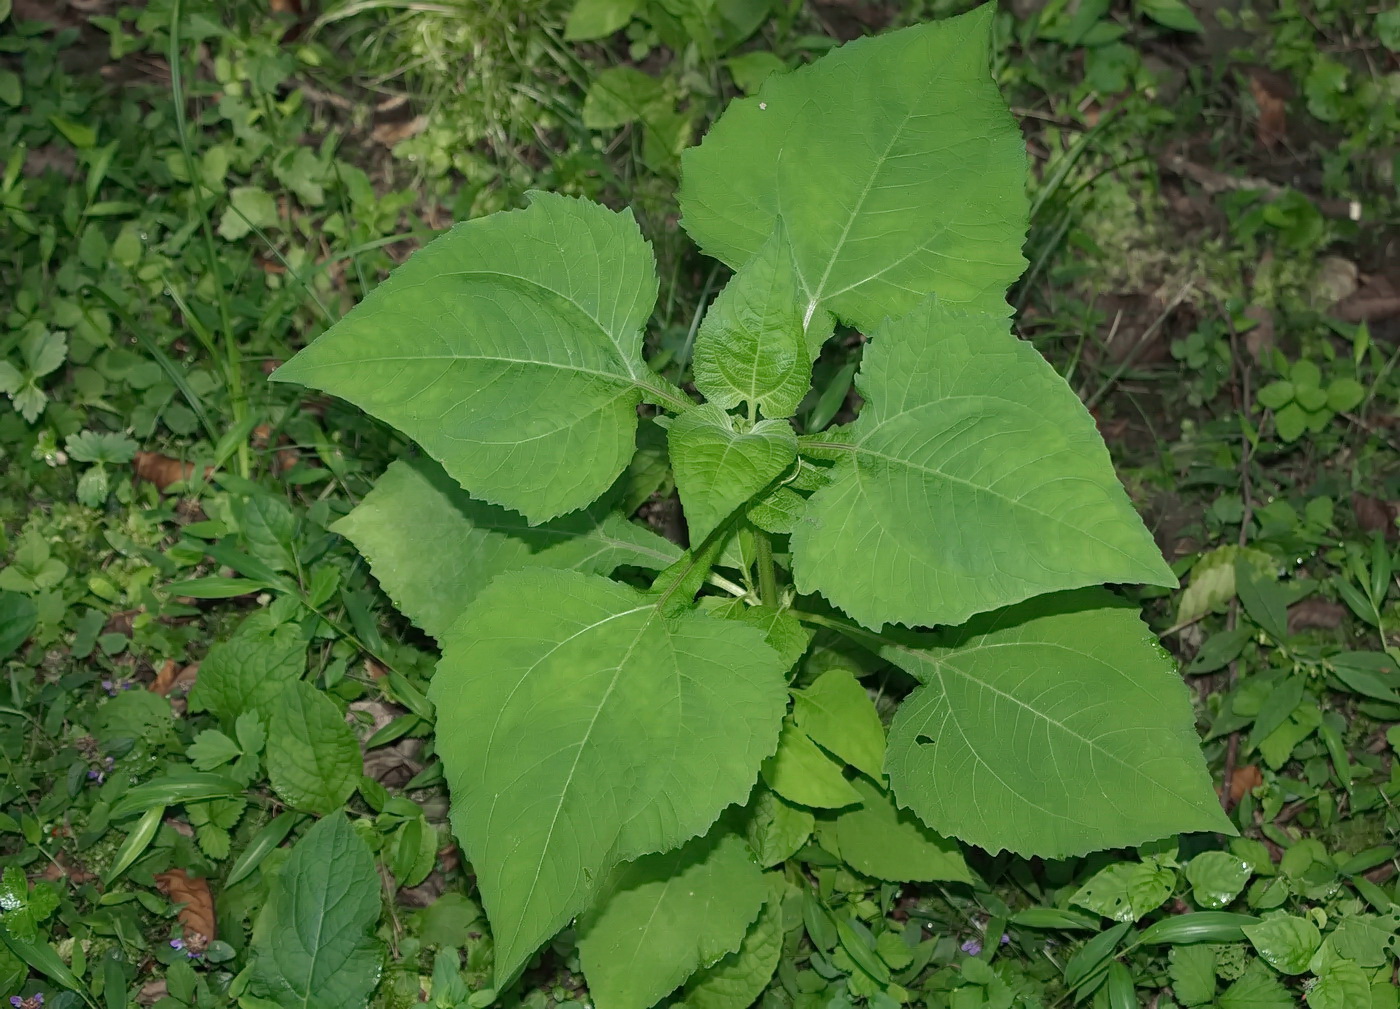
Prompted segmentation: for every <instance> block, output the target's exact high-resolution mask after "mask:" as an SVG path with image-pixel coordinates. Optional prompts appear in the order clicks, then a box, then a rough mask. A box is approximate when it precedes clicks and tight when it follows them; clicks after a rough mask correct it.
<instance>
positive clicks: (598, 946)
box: [578, 820, 768, 1009]
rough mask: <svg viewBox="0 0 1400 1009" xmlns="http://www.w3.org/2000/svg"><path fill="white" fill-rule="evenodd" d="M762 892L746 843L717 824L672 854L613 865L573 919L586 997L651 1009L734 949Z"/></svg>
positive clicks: (612, 1006)
mask: <svg viewBox="0 0 1400 1009" xmlns="http://www.w3.org/2000/svg"><path fill="white" fill-rule="evenodd" d="M767 890H768V887H767V884H766V883H765V882H764V879H763V873H762V871H761V870H760V869H759V867H758V865H757V864H756V863H755V862H754V859H753V854H752V853H751V852H750V851H749V848H748V845H746V844H745V843H744V840H743V838H741V837H740V836H739V835H738V834H735V833H733V832H732V831H731V830H729V829H728V828H727V827H726V826H725V825H724V821H723V820H721V821H720V822H719V823H718V824H716V826H715V827H714V828H712V829H711V831H710V833H709V834H707V835H705V836H704V837H698V838H696V839H694V840H692V841H690V842H689V843H687V844H685V845H683V846H681V847H680V848H677V849H675V850H674V851H667V852H662V853H660V854H655V855H643V856H642V857H641V858H639V859H637V860H636V861H635V862H629V863H628V864H627V865H624V866H621V867H619V868H618V870H617V871H616V872H615V873H614V875H613V879H612V882H611V884H610V886H609V888H608V890H607V892H606V893H605V894H604V895H603V896H602V897H601V898H600V900H599V902H598V903H597V905H596V906H595V907H593V908H592V909H591V910H590V911H589V912H588V913H586V914H584V915H582V916H580V918H579V925H578V930H579V935H578V950H579V958H580V960H581V961H582V963H583V973H584V977H586V978H587V979H588V991H589V994H590V995H592V996H593V997H594V998H595V999H596V1000H597V1001H598V1002H599V1003H600V1004H601V1005H605V1006H608V1007H609V1009H648V1007H650V1006H652V1005H655V1004H656V1003H657V1002H658V1001H659V1000H660V999H661V998H662V997H663V996H665V995H666V994H667V993H669V992H671V991H672V990H674V989H675V988H676V987H677V986H678V985H680V984H681V982H683V981H684V980H685V979H686V978H688V977H689V976H690V975H691V974H693V973H695V971H696V970H698V969H699V968H701V967H709V966H711V965H712V964H714V963H715V962H716V961H718V960H719V959H720V958H721V957H723V956H725V955H726V954H728V953H732V952H734V951H735V950H737V949H738V948H739V944H740V943H741V942H743V940H744V934H745V932H747V930H748V927H749V925H750V923H752V922H753V920H754V918H755V917H757V915H758V911H759V908H760V907H762V905H763V902H764V899H765V897H766V896H767Z"/></svg>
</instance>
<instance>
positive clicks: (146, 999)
mask: <svg viewBox="0 0 1400 1009" xmlns="http://www.w3.org/2000/svg"><path fill="white" fill-rule="evenodd" d="M169 994H170V989H169V988H167V987H166V984H165V978H163V977H161V978H156V979H155V980H154V981H147V982H146V983H145V984H143V985H142V986H141V990H140V991H139V992H137V994H136V1001H137V1003H138V1004H139V1005H155V1004H156V1003H157V1002H159V1001H160V1000H161V999H163V998H165V997H166V996H167V995H169Z"/></svg>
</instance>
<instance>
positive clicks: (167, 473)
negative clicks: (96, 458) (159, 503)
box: [132, 452, 214, 491]
mask: <svg viewBox="0 0 1400 1009" xmlns="http://www.w3.org/2000/svg"><path fill="white" fill-rule="evenodd" d="M132 468H133V469H135V471H136V479H138V480H148V481H150V482H151V483H153V484H155V485H156V489H157V490H161V491H163V490H165V488H167V487H169V486H170V485H171V484H173V483H175V482H176V481H179V480H188V479H189V478H190V477H191V476H193V475H194V463H192V462H184V461H182V460H180V459H172V458H171V457H170V456H168V455H161V453H159V452H137V453H136V457H135V458H134V459H133V460H132ZM213 475H214V467H213V466H206V467H204V476H205V479H208V478H209V477H211V476H213Z"/></svg>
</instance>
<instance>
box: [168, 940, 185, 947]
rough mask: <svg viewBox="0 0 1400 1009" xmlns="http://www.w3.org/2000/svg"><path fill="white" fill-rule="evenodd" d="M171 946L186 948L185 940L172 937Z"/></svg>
mask: <svg viewBox="0 0 1400 1009" xmlns="http://www.w3.org/2000/svg"><path fill="white" fill-rule="evenodd" d="M170 948H171V949H184V948H185V940H183V939H171V940H170Z"/></svg>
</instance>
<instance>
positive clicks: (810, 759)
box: [763, 718, 860, 809]
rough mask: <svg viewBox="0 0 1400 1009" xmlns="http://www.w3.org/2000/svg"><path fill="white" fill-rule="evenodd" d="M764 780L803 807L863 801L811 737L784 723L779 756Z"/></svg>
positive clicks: (767, 766) (767, 768) (770, 762)
mask: <svg viewBox="0 0 1400 1009" xmlns="http://www.w3.org/2000/svg"><path fill="white" fill-rule="evenodd" d="M763 780H764V781H766V782H767V783H768V787H769V788H771V789H773V791H775V792H777V793H778V794H779V795H781V796H782V797H783V798H785V799H788V800H790V801H792V802H795V803H798V804H799V805H802V806H813V807H815V808H818V809H836V808H839V807H841V806H850V805H854V804H855V803H857V802H859V801H860V794H859V793H858V792H856V790H855V789H854V788H852V787H851V783H850V782H849V781H847V780H846V778H845V776H844V775H843V774H842V773H841V765H840V764H838V763H836V761H834V760H832V759H831V757H829V756H827V754H826V753H825V751H823V750H822V748H821V747H820V746H818V745H817V744H816V743H814V742H812V740H811V737H810V736H808V735H807V734H806V733H805V732H803V731H802V730H801V729H799V728H798V727H797V726H796V725H794V724H793V721H792V719H791V718H785V719H783V731H782V735H781V736H780V737H779V739H778V752H777V753H775V754H773V756H772V757H770V758H769V759H768V760H767V761H766V762H765V763H764V765H763Z"/></svg>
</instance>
